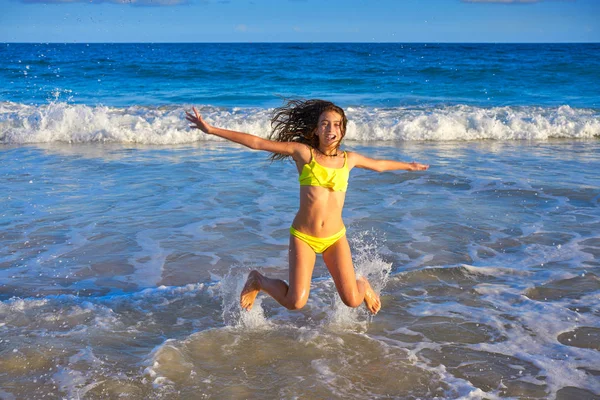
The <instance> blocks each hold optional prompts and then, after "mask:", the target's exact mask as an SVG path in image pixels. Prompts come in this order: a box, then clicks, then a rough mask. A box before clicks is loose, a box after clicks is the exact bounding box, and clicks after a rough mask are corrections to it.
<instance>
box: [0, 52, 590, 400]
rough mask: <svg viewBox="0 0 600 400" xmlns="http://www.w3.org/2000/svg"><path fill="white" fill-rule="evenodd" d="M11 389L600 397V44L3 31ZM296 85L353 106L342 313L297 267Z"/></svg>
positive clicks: (318, 280)
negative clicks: (402, 165) (244, 305)
mask: <svg viewBox="0 0 600 400" xmlns="http://www.w3.org/2000/svg"><path fill="white" fill-rule="evenodd" d="M0 65H1V68H0V205H1V208H0V399H3V400H4V399H54V398H57V399H58V398H60V399H64V398H67V399H80V398H81V399H106V398H131V399H198V398H217V399H221V398H232V399H247V398H280V399H349V398H352V399H376V398H393V399H523V398H527V399H600V344H599V343H600V175H599V173H598V171H599V170H600V140H599V138H600V44H425V43H422V44H418V43H417V44H415V43H410V44H408V43H405V44H402V43H385V44H384V43H354V44H353V43H290V44H268V43H238V44H235V43H229V44H16V43H10V44H9V43H4V44H0ZM286 98H323V99H326V100H330V101H334V102H336V103H337V104H339V105H340V106H342V107H343V108H344V109H345V110H346V111H347V116H348V118H349V125H348V132H347V135H346V138H345V140H344V145H343V147H344V149H347V150H352V151H357V152H360V153H361V154H365V155H368V156H370V157H375V158H390V159H397V160H404V161H412V160H416V161H419V162H423V163H427V164H430V169H429V170H428V171H423V172H406V171H399V172H387V173H375V172H371V171H365V170H359V169H354V170H353V171H352V173H351V176H350V184H349V189H348V193H347V198H346V206H345V209H344V222H345V224H346V226H347V228H348V237H349V240H350V243H351V248H352V252H353V258H354V263H355V267H356V269H357V271H358V272H359V273H361V274H364V275H366V276H368V277H369V280H370V281H371V282H372V283H373V286H374V288H375V289H376V291H378V292H380V293H381V299H382V304H383V307H382V310H381V312H380V313H379V314H377V315H376V316H370V315H368V313H367V311H366V310H365V309H364V307H360V308H359V309H348V308H347V307H345V306H344V305H343V304H342V303H341V301H340V300H339V297H338V295H337V292H336V290H335V287H334V285H333V282H332V280H331V278H330V276H329V274H328V272H327V269H326V267H325V265H324V263H323V261H322V259H321V258H320V257H318V259H317V265H316V268H315V271H314V274H313V281H312V286H311V295H310V299H309V302H308V304H307V306H306V307H305V308H303V309H302V310H300V311H288V310H286V309H284V308H282V307H281V306H279V305H278V304H277V303H276V302H275V301H273V300H272V299H270V298H269V297H268V296H266V295H262V294H261V295H259V297H258V300H257V303H256V304H255V307H254V308H253V310H252V311H251V312H242V311H241V310H240V308H239V306H238V301H239V292H240V290H241V288H242V286H243V283H244V281H245V277H246V275H247V273H248V272H249V271H250V270H251V269H253V268H256V269H259V270H260V271H262V272H264V273H266V274H267V275H269V276H272V277H278V278H281V279H287V244H288V240H289V232H288V229H289V226H290V224H291V221H292V219H293V217H294V215H295V212H296V210H297V206H298V183H297V172H296V170H295V167H294V165H292V164H291V163H289V162H274V163H271V162H270V161H268V159H267V157H268V154H266V153H261V152H254V151H251V150H248V149H246V148H243V147H241V146H239V145H235V144H231V143H227V142H225V141H223V140H221V139H218V138H214V137H208V136H206V135H203V134H202V133H201V132H199V131H192V130H190V129H189V128H188V123H187V121H186V120H185V118H184V115H185V114H184V113H185V111H186V110H189V109H191V107H192V106H196V107H198V109H199V110H200V111H201V113H202V115H203V116H204V117H205V118H206V119H207V120H208V121H209V122H211V123H213V124H215V125H217V126H220V127H223V128H228V129H235V130H241V131H245V132H250V133H253V134H255V135H258V136H261V137H268V135H269V132H270V123H269V118H270V115H271V113H272V111H273V109H274V108H275V107H278V106H280V105H282V104H283V102H284V100H285V99H286Z"/></svg>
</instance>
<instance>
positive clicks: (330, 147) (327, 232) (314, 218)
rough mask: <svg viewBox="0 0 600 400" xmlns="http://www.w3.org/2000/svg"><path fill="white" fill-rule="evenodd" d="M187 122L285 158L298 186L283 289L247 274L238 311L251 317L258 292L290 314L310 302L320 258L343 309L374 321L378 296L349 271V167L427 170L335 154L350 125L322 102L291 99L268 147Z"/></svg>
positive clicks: (195, 118)
mask: <svg viewBox="0 0 600 400" xmlns="http://www.w3.org/2000/svg"><path fill="white" fill-rule="evenodd" d="M193 111H194V115H192V114H191V113H188V112H186V115H187V117H186V119H187V120H188V121H190V122H191V123H192V124H193V125H191V126H190V127H192V128H197V129H200V130H201V131H202V132H204V133H207V134H209V135H216V136H219V137H222V138H224V139H227V140H230V141H232V142H235V143H239V144H242V145H244V146H246V147H249V148H251V149H254V150H264V151H268V152H271V153H273V154H272V155H271V159H272V160H280V159H285V158H287V157H291V158H292V159H293V160H294V162H295V163H296V168H297V169H298V174H299V178H298V180H299V182H300V209H299V210H298V213H297V214H296V217H295V218H294V221H293V222H292V226H291V227H290V248H289V283H285V282H284V281H282V280H280V279H272V278H267V277H266V276H264V275H262V274H261V273H259V272H258V271H251V272H250V274H249V275H248V279H247V281H246V284H245V286H244V288H243V289H242V293H241V295H240V305H241V307H242V308H244V309H246V310H250V309H251V308H252V305H253V304H254V300H255V299H256V296H257V294H258V292H260V291H261V290H262V291H264V292H266V293H267V294H269V295H270V296H271V297H273V298H274V299H275V300H277V302H279V304H281V305H282V306H284V307H286V308H288V309H290V310H297V309H300V308H302V307H303V306H304V305H305V304H306V301H307V300H308V294H309V292H310V282H311V277H312V272H313V269H314V266H315V260H316V254H318V253H321V254H322V255H323V260H324V261H325V264H326V265H327V269H328V270H329V273H330V274H331V276H332V278H333V281H334V283H335V287H336V288H337V291H338V293H339V295H340V297H341V299H342V301H343V302H344V304H346V305H347V306H349V307H358V306H359V305H360V304H362V303H363V302H364V303H365V305H366V307H367V309H368V310H369V311H370V312H371V313H373V314H376V313H377V312H378V311H379V309H380V308H381V301H380V299H379V296H378V295H377V294H376V293H375V292H374V291H373V288H372V287H371V285H370V284H369V281H368V280H367V279H366V278H365V277H359V278H358V279H357V277H356V275H355V273H354V266H353V265H352V257H351V254H350V246H349V245H348V240H347V239H346V228H345V227H344V223H343V221H342V208H343V207H344V200H345V197H346V188H347V187H348V176H349V173H350V170H351V169H352V168H354V167H357V168H366V169H370V170H373V171H378V172H382V171H392V170H409V171H422V170H426V169H427V168H429V166H428V165H424V164H419V163H416V162H411V163H405V162H400V161H392V160H375V159H372V158H369V157H365V156H362V155H360V154H358V153H354V152H350V151H348V152H347V151H340V149H339V147H340V142H341V140H342V139H343V138H344V135H345V134H346V125H347V122H348V120H347V119H346V115H345V113H344V110H342V109H341V108H340V107H338V106H336V105H335V104H333V103H330V102H328V101H323V100H307V101H301V100H290V101H288V102H287V104H286V105H284V106H283V107H280V108H278V109H276V110H275V112H274V116H273V118H272V120H271V126H272V128H273V131H272V133H271V137H270V140H267V139H262V138H260V137H258V136H254V135H250V134H247V133H242V132H235V131H230V130H225V129H221V128H217V127H214V126H211V125H209V124H208V123H206V122H205V121H204V120H203V119H202V117H201V116H200V114H199V113H198V111H197V110H196V108H193Z"/></svg>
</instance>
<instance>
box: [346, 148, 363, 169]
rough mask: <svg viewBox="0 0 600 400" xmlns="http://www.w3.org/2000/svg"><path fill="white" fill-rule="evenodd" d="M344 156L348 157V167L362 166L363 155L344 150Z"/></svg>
mask: <svg viewBox="0 0 600 400" xmlns="http://www.w3.org/2000/svg"><path fill="white" fill-rule="evenodd" d="M346 157H348V168H349V169H352V168H354V167H359V168H360V167H362V166H363V164H364V162H365V159H366V157H365V156H363V155H362V154H359V153H356V152H354V151H346Z"/></svg>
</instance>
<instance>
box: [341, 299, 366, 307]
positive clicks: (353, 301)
mask: <svg viewBox="0 0 600 400" xmlns="http://www.w3.org/2000/svg"><path fill="white" fill-rule="evenodd" d="M340 298H341V299H342V302H343V303H344V304H345V305H346V306H348V307H352V308H356V307H358V306H360V305H361V304H362V302H363V299H359V298H358V296H340Z"/></svg>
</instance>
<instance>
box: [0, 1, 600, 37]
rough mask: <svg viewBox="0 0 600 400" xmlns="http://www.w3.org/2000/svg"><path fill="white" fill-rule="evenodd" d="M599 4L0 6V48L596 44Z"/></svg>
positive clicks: (48, 3)
mask: <svg viewBox="0 0 600 400" xmlns="http://www.w3.org/2000/svg"><path fill="white" fill-rule="evenodd" d="M599 21H600V0H0V42H69V43H70V42H79V43H89V42H600V22H599Z"/></svg>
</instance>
